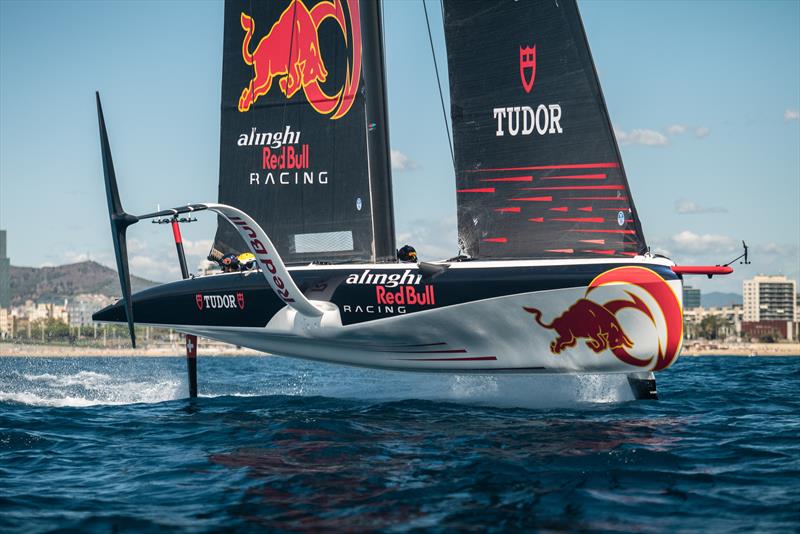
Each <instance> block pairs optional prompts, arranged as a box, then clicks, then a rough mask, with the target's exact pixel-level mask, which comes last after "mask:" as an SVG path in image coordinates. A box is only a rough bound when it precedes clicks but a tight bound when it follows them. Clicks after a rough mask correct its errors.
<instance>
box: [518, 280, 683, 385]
mask: <svg viewBox="0 0 800 534" xmlns="http://www.w3.org/2000/svg"><path fill="white" fill-rule="evenodd" d="M616 284H627V285H630V286H634V287H636V288H640V289H642V290H644V291H645V292H646V293H647V294H649V295H650V296H651V297H652V298H653V300H655V302H656V303H657V305H658V307H659V311H660V312H661V314H662V316H663V318H664V323H665V324H666V333H665V334H666V335H665V336H663V337H664V339H663V340H662V339H661V338H662V336H661V335H659V341H658V351H657V353H655V354H653V355H651V356H650V357H648V358H638V357H636V356H634V355H632V354H631V353H630V352H629V350H630V349H632V348H633V347H634V340H633V339H631V338H630V337H629V336H628V334H627V333H626V332H625V330H624V329H623V328H622V325H621V324H620V322H619V319H618V318H617V313H618V312H619V311H621V310H623V309H626V308H628V309H633V310H637V311H639V312H640V313H642V314H643V315H644V316H645V317H647V318H648V319H649V320H650V321H651V322H652V324H653V325H656V319H655V317H654V315H653V313H652V311H651V310H650V308H649V307H648V306H647V304H645V302H644V301H643V300H642V299H641V298H639V297H638V296H637V295H635V294H634V293H632V292H631V291H627V290H626V291H625V293H626V294H627V295H628V296H629V297H630V298H631V300H627V299H617V300H610V301H608V302H606V303H604V304H599V303H597V302H595V301H593V300H590V299H589V298H588V297H589V296H590V294H591V293H592V292H593V291H595V290H596V289H597V288H599V287H603V286H608V285H616ZM523 309H524V310H525V311H526V312H528V313H530V314H532V315H533V316H534V319H535V320H536V322H537V323H538V324H539V325H540V326H541V327H543V328H548V329H551V330H555V332H556V334H557V336H556V339H555V340H553V341H552V342H551V343H550V351H551V352H552V353H553V354H560V353H561V352H562V351H564V350H565V349H568V348H570V347H574V346H575V345H576V344H577V343H578V340H579V339H581V338H585V339H586V346H587V347H589V348H590V349H592V350H593V351H594V352H595V353H597V354H599V353H601V352H603V351H605V350H610V351H611V352H612V353H613V354H614V356H616V357H617V358H618V359H619V360H620V361H622V362H624V363H627V364H629V365H632V366H635V367H649V366H651V365H652V370H653V371H659V370H661V369H665V368H667V367H669V365H670V364H671V363H672V361H673V360H674V359H675V357H676V356H677V354H678V351H679V350H680V347H681V342H682V339H683V311H682V310H681V305H680V301H679V300H678V297H677V295H675V292H674V291H673V289H672V288H671V287H670V286H669V284H668V283H667V282H666V281H665V280H664V279H662V278H661V277H660V276H659V275H658V274H656V273H655V272H653V271H651V270H650V269H646V268H644V267H633V266H631V267H619V268H617V269H611V270H609V271H606V272H605V273H603V274H601V275H599V276H597V277H596V278H595V279H594V280H592V282H591V283H590V284H589V287H588V288H587V289H586V294H585V297H584V298H582V299H579V300H578V301H577V302H575V303H574V304H573V305H572V306H570V307H569V308H568V309H567V310H566V311H565V312H564V313H562V314H561V315H560V316H558V317H556V318H555V319H553V321H552V322H551V323H550V324H547V323H545V322H543V321H542V312H541V311H540V310H538V309H536V308H528V307H524V308H523ZM659 334H660V333H659ZM662 341H664V342H663V343H662ZM654 360H655V363H654Z"/></svg>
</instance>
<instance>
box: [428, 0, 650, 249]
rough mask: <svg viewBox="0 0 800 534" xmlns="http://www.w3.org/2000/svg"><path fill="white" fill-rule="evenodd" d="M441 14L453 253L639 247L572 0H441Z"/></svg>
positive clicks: (626, 189)
mask: <svg viewBox="0 0 800 534" xmlns="http://www.w3.org/2000/svg"><path fill="white" fill-rule="evenodd" d="M444 19H445V38H446V42H447V57H448V65H449V75H450V95H451V113H452V122H453V137H454V142H453V144H454V150H455V157H456V184H457V195H458V199H457V203H458V228H459V240H460V245H461V247H462V249H463V250H464V252H465V253H467V254H468V255H470V256H472V257H473V258H496V259H501V258H509V259H513V258H549V257H564V258H578V257H581V258H583V257H595V258H596V257H603V256H611V257H613V256H635V255H636V254H640V253H642V252H644V251H645V250H646V244H645V240H644V235H643V233H642V229H641V225H640V221H639V218H638V216H637V213H636V210H635V209H634V205H633V198H632V197H631V192H630V188H629V187H628V181H627V179H626V176H625V170H624V168H623V166H622V159H621V158H620V154H619V148H618V147H617V143H616V139H615V138H614V132H613V130H612V127H611V123H610V120H609V117H608V111H607V109H606V105H605V101H604V99H603V94H602V91H601V89H600V84H599V81H598V79H597V72H596V71H595V67H594V63H593V61H592V56H591V53H590V51H589V46H588V43H587V40H586V35H585V33H584V29H583V25H582V23H581V19H580V14H579V13H578V7H577V5H576V3H575V0H536V1H514V0H503V1H498V2H485V1H482V0H444Z"/></svg>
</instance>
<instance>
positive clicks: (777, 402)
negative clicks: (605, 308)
mask: <svg viewBox="0 0 800 534" xmlns="http://www.w3.org/2000/svg"><path fill="white" fill-rule="evenodd" d="M198 368H199V384H200V392H201V398H199V399H197V400H196V401H189V400H187V399H185V398H184V397H185V396H186V391H187V390H186V385H185V382H186V380H185V373H186V370H185V361H184V360H183V359H182V358H88V357H87V358H52V359H48V358H11V357H6V358H0V531H2V532H25V533H29V532H42V531H51V530H57V529H66V530H73V531H80V532H90V531H99V532H110V531H117V530H122V531H125V530H134V531H148V530H154V531H155V530H157V531H187V532H217V531H222V530H225V531H250V530H263V529H268V530H278V531H295V530H310V531H323V530H334V531H341V530H350V531H353V530H355V531H406V530H434V531H436V530H439V531H462V530H467V531H485V530H489V531H501V532H505V531H509V530H519V529H524V530H557V531H558V530H570V531H571V530H581V531H641V532H672V531H686V532H689V531H704V532H730V531H735V530H744V531H750V530H758V531H760V532H790V531H795V532H796V531H798V529H800V398H799V396H800V358H766V357H755V358H739V357H706V358H688V357H687V358H683V359H681V360H680V361H679V362H678V363H677V364H676V365H675V366H674V367H673V368H672V369H669V370H667V371H665V372H662V373H659V374H658V389H659V393H660V395H661V400H659V401H638V402H636V401H631V400H630V393H629V392H628V388H627V386H626V384H625V380H624V379H623V378H622V377H553V376H538V377H537V376H533V377H531V376H500V377H490V376H469V375H466V376H445V375H420V374H406V373H391V372H380V371H371V370H362V369H353V368H347V367H338V366H331V365H324V364H318V363H309V362H302V361H295V360H290V359H285V358H280V357H236V358H230V357H206V358H200V359H199V364H198Z"/></svg>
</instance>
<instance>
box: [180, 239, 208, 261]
mask: <svg viewBox="0 0 800 534" xmlns="http://www.w3.org/2000/svg"><path fill="white" fill-rule="evenodd" d="M213 244H214V240H213V239H197V240H194V241H190V240H188V239H184V240H183V250H185V251H186V254H187V255H190V256H192V255H193V256H202V257H204V258H205V257H206V256H208V253H209V252H210V251H211V246H212V245H213Z"/></svg>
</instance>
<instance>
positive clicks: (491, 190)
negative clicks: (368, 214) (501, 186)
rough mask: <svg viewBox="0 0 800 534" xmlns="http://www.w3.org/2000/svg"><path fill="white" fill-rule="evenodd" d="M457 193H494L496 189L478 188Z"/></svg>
mask: <svg viewBox="0 0 800 534" xmlns="http://www.w3.org/2000/svg"><path fill="white" fill-rule="evenodd" d="M456 193H494V187H478V188H476V189H458V190H457V191H456Z"/></svg>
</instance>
